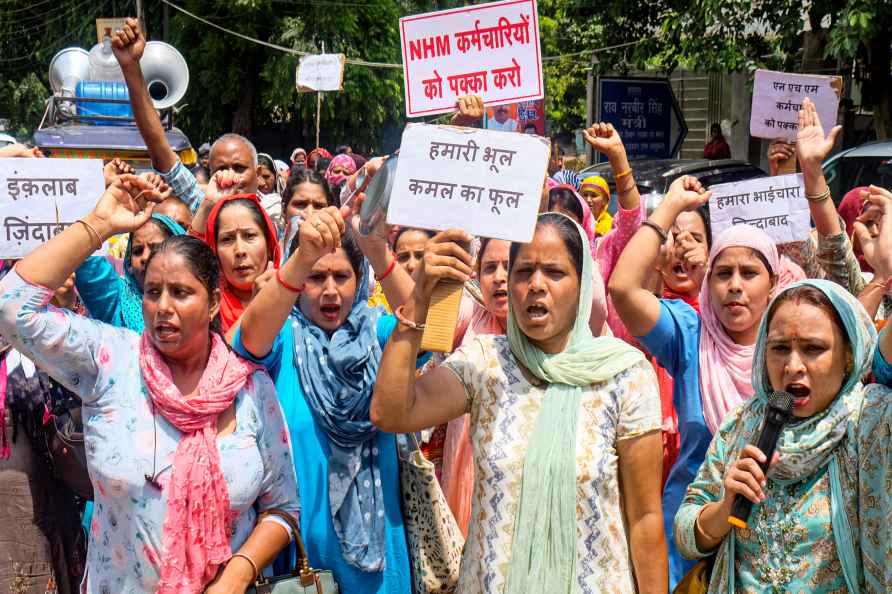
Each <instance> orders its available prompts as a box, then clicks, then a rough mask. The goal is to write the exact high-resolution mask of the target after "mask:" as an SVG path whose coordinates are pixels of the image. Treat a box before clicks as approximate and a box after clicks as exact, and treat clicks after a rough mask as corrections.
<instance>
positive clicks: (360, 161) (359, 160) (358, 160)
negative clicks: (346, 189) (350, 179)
mask: <svg viewBox="0 0 892 594" xmlns="http://www.w3.org/2000/svg"><path fill="white" fill-rule="evenodd" d="M350 158H352V159H353V163H354V164H355V165H356V169H357V170H359V169H362V166H363V165H365V164H366V163H367V162H368V159H366V158H365V157H363V156H362V155H357V154H356V153H350Z"/></svg>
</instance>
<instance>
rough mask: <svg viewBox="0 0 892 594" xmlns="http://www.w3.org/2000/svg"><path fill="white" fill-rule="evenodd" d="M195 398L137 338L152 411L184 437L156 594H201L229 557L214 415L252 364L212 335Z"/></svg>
mask: <svg viewBox="0 0 892 594" xmlns="http://www.w3.org/2000/svg"><path fill="white" fill-rule="evenodd" d="M211 341H212V342H211V353H210V357H209V358H208V363H207V368H206V369H205V371H204V374H203V375H202V376H201V380H200V381H199V383H198V388H197V390H196V395H195V397H194V398H189V399H186V398H184V397H183V395H182V394H181V393H180V391H179V389H177V387H176V385H175V384H174V383H173V378H172V376H171V372H170V368H169V367H168V366H167V363H165V362H164V359H163V358H162V356H161V353H159V352H158V350H157V349H156V348H155V347H154V345H152V343H151V342H150V341H149V338H148V335H147V334H145V333H144V334H143V335H142V342H141V343H140V348H139V367H140V369H141V370H142V375H143V379H144V380H145V383H146V388H147V389H148V392H149V396H150V397H151V398H152V402H153V403H154V406H155V408H157V409H158V410H159V411H160V412H161V414H162V415H163V416H164V418H165V419H167V420H168V421H169V422H170V423H171V424H172V425H173V426H174V427H176V428H177V430H178V431H180V432H181V433H182V434H183V435H182V436H181V438H180V443H179V444H178V445H177V449H176V452H175V453H174V458H173V471H172V475H171V479H170V486H169V487H168V493H167V513H166V516H165V518H164V528H163V536H162V550H161V579H160V580H159V582H158V590H157V593H158V594H198V593H200V592H203V591H204V589H205V586H206V585H207V584H208V583H209V582H210V581H211V580H212V579H214V577H215V576H216V575H217V570H218V568H219V567H220V565H222V564H223V563H225V562H226V561H228V560H229V558H230V557H231V555H232V551H231V550H230V547H229V536H230V529H231V518H230V514H229V491H228V489H227V486H226V481H225V479H224V478H223V472H222V471H221V470H220V451H219V449H218V448H217V416H218V415H219V414H220V413H222V412H223V411H225V410H226V409H227V408H229V407H230V406H231V405H232V403H233V401H234V400H235V395H236V394H237V393H238V392H239V391H240V390H241V389H242V388H243V387H244V386H245V385H246V384H247V382H248V381H249V378H250V376H251V374H252V373H254V371H256V370H257V369H259V367H257V366H256V365H253V364H251V363H248V362H247V361H245V360H243V359H241V358H239V357H238V356H237V355H236V354H235V353H233V352H232V351H230V350H229V348H228V347H227V346H226V344H225V343H224V342H223V340H222V339H221V338H220V336H219V335H217V334H216V333H212V334H211Z"/></svg>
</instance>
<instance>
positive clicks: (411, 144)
mask: <svg viewBox="0 0 892 594" xmlns="http://www.w3.org/2000/svg"><path fill="white" fill-rule="evenodd" d="M550 152H551V145H550V143H549V142H548V140H547V139H545V138H542V137H540V136H533V135H531V134H505V133H503V132H497V131H492V130H478V129H474V128H456V127H453V126H431V125H426V124H409V125H408V126H406V130H405V132H403V139H402V144H401V145H400V154H399V163H398V165H397V169H396V178H395V180H394V185H393V192H392V193H391V198H390V206H389V207H388V211H387V222H388V223H391V224H394V225H403V226H409V227H421V228H423V229H436V230H443V229H451V228H454V227H458V228H461V229H464V230H465V231H467V232H468V233H471V234H472V235H477V236H480V237H492V238H496V239H508V240H511V241H521V242H528V241H530V240H531V239H532V237H533V231H534V229H535V225H536V214H537V213H538V212H539V200H540V197H541V195H542V182H543V180H544V179H545V170H546V167H547V165H548V156H549V154H550Z"/></svg>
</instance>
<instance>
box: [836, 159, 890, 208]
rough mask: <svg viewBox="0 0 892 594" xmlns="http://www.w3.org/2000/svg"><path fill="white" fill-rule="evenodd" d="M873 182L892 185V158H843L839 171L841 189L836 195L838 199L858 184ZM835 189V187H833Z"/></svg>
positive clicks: (866, 184)
mask: <svg viewBox="0 0 892 594" xmlns="http://www.w3.org/2000/svg"><path fill="white" fill-rule="evenodd" d="M871 184H874V185H877V186H881V187H884V188H889V187H892V158H887V157H853V158H849V159H846V158H843V159H842V166H841V167H840V173H839V185H838V186H837V187H838V188H839V189H838V191H837V194H835V195H834V197H835V198H836V197H837V196H838V198H837V199H838V200H842V197H843V196H844V195H845V194H846V192H848V191H849V190H851V189H852V188H857V187H858V186H869V185H871ZM832 189H833V188H832Z"/></svg>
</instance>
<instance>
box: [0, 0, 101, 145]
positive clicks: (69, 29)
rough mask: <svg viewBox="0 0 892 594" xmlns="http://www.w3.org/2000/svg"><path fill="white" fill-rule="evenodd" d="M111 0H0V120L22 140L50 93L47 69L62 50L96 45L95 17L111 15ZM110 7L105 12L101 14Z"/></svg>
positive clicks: (33, 125)
mask: <svg viewBox="0 0 892 594" xmlns="http://www.w3.org/2000/svg"><path fill="white" fill-rule="evenodd" d="M113 4H114V2H113V1H111V0H99V1H98V2H97V1H95V0H58V1H57V0H35V1H34V2H17V1H14V0H0V119H6V120H9V124H8V125H9V128H10V130H11V131H12V132H13V134H15V135H16V136H18V137H19V138H20V139H23V140H24V139H26V138H27V137H29V136H30V135H31V133H32V132H33V131H34V129H35V128H37V126H38V125H39V124H40V118H41V116H42V115H43V112H44V108H45V104H44V102H45V100H46V99H47V98H48V97H49V95H50V91H49V88H50V85H49V81H48V80H47V68H48V67H49V63H50V60H51V59H52V57H53V56H54V55H55V54H56V52H58V51H59V50H60V49H62V48H64V47H69V46H79V47H85V48H89V47H90V46H91V45H92V44H94V43H96V24H95V19H96V18H97V17H99V16H113V15H112V14H111V11H112V10H113V9H114V7H113ZM105 11H108V12H105Z"/></svg>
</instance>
